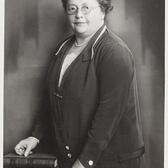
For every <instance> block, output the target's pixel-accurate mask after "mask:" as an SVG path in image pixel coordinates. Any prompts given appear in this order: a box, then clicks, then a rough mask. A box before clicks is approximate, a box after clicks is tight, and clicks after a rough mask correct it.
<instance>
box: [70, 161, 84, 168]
mask: <svg viewBox="0 0 168 168" xmlns="http://www.w3.org/2000/svg"><path fill="white" fill-rule="evenodd" d="M72 168H85V167H84V166H83V165H82V163H81V162H80V161H79V160H76V162H75V163H74V164H73V166H72Z"/></svg>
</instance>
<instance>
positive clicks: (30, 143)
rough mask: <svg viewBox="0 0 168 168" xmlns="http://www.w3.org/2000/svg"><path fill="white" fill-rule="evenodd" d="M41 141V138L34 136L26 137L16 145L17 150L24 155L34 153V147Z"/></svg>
mask: <svg viewBox="0 0 168 168" xmlns="http://www.w3.org/2000/svg"><path fill="white" fill-rule="evenodd" d="M38 143H39V140H38V139H37V138H34V137H28V138H26V139H23V140H21V141H20V142H19V143H18V144H17V145H16V146H15V152H16V153H17V154H18V155H24V156H25V157H27V156H28V155H29V154H31V153H32V149H34V148H35V147H36V146H37V145H38Z"/></svg>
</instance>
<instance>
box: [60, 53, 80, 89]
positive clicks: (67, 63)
mask: <svg viewBox="0 0 168 168" xmlns="http://www.w3.org/2000/svg"><path fill="white" fill-rule="evenodd" d="M77 56H78V55H77V54H76V53H73V52H72V53H70V54H68V55H66V57H65V59H64V62H63V64H62V68H61V72H60V77H59V82H58V86H59V87H60V85H61V81H62V78H63V75H64V73H65V71H66V70H67V68H68V67H69V66H70V65H71V63H72V62H73V61H74V60H75V58H77Z"/></svg>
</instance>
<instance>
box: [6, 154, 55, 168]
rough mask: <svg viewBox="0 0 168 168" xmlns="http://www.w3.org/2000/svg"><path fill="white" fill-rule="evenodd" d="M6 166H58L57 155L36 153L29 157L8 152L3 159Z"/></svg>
mask: <svg viewBox="0 0 168 168" xmlns="http://www.w3.org/2000/svg"><path fill="white" fill-rule="evenodd" d="M3 165H4V168H56V167H57V168H58V166H57V158H56V156H53V155H50V154H42V153H35V154H31V155H29V156H27V157H25V156H19V155H16V154H13V153H12V154H7V155H5V156H4V159H3Z"/></svg>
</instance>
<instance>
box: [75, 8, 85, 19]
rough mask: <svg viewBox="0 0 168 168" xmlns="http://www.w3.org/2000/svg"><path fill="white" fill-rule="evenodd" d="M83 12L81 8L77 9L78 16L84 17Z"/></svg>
mask: <svg viewBox="0 0 168 168" xmlns="http://www.w3.org/2000/svg"><path fill="white" fill-rule="evenodd" d="M83 15H84V14H83V13H82V11H81V10H80V9H78V10H77V11H76V15H75V16H76V18H82V17H83Z"/></svg>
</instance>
